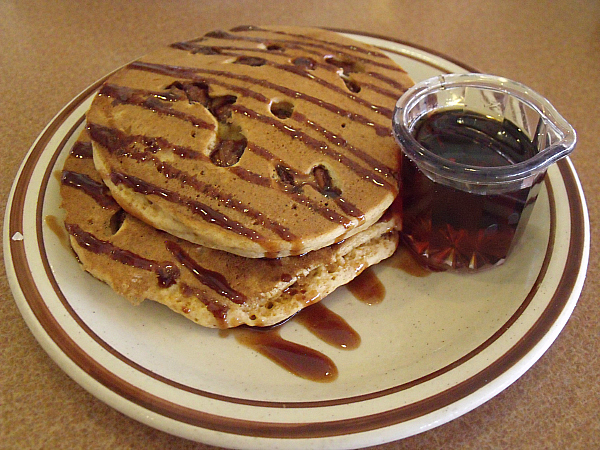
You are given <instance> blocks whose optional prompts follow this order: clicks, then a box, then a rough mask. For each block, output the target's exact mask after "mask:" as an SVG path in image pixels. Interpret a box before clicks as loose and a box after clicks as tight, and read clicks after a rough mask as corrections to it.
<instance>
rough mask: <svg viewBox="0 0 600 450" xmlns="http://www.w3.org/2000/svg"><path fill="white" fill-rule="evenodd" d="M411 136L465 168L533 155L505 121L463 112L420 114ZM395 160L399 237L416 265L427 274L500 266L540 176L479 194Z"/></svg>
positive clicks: (530, 145) (524, 217)
mask: <svg viewBox="0 0 600 450" xmlns="http://www.w3.org/2000/svg"><path fill="white" fill-rule="evenodd" d="M413 135H414V137H415V139H416V140H417V142H418V143H419V144H421V145H422V146H423V147H425V148H426V149H427V150H429V151H430V152H432V153H434V154H435V155H438V156H441V157H442V158H444V159H445V160H448V161H451V162H453V163H459V164H464V165H468V166H476V167H500V166H509V165H513V164H517V163H519V162H522V161H525V160H527V159H530V158H531V157H533V156H534V155H535V154H536V153H537V149H536V146H535V145H534V144H533V143H532V141H531V140H530V139H529V138H528V137H527V135H525V133H523V131H521V130H520V129H519V128H518V127H517V126H516V125H514V124H513V123H512V122H510V121H508V120H506V119H505V120H503V121H499V120H497V119H494V118H491V117H488V116H484V115H481V114H478V113H474V112H470V111H467V110H464V109H446V110H440V111H434V112H432V113H429V114H426V115H425V116H424V117H422V118H421V119H419V121H417V122H416V123H415V126H414V128H413ZM403 158H404V159H403V161H402V177H401V178H402V210H403V229H402V236H403V240H404V242H405V244H406V245H407V246H408V247H409V249H410V250H411V251H412V252H413V253H414V254H415V255H416V256H417V259H418V260H419V261H420V262H421V263H422V264H423V265H425V266H427V267H428V268H430V269H433V270H445V269H448V268H453V269H463V268H466V269H471V270H476V269H479V268H482V267H484V266H494V265H497V264H499V263H502V262H503V261H504V260H505V259H506V257H507V256H508V254H509V252H510V250H511V248H512V246H513V244H514V242H515V241H517V240H518V236H519V234H520V233H521V232H522V229H523V228H524V226H525V224H526V222H527V218H528V216H529V213H530V212H531V209H532V207H533V204H534V201H535V198H536V197H537V193H538V190H539V189H538V188H539V185H540V181H541V180H542V178H543V174H541V176H539V177H538V179H537V180H536V181H535V182H534V184H533V187H526V188H523V189H517V190H514V191H510V192H502V193H492V194H490V193H484V194H482V193H474V192H467V191H464V190H460V189H457V188H455V187H452V186H448V185H444V184H442V183H438V182H435V181H433V180H431V179H430V178H429V177H427V176H426V174H424V173H423V172H422V171H421V170H420V169H419V168H418V167H417V165H416V164H415V163H414V162H413V161H411V159H410V158H408V157H407V156H404V157H403Z"/></svg>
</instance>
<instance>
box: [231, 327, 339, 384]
mask: <svg viewBox="0 0 600 450" xmlns="http://www.w3.org/2000/svg"><path fill="white" fill-rule="evenodd" d="M235 338H236V340H237V341H238V342H239V343H240V344H242V345H244V346H246V347H248V348H251V349H252V350H255V351H257V352H258V353H260V354H262V355H263V356H266V357H267V358H268V359H270V360H271V361H273V362H274V363H276V364H278V365H279V366H281V367H283V368H284V369H286V370H287V371H288V372H290V373H292V374H294V375H296V376H299V377H301V378H305V379H308V380H311V381H318V382H326V383H327V382H332V381H334V380H335V379H336V378H337V377H338V369H337V367H336V365H335V363H334V362H333V361H332V360H331V359H330V358H329V357H327V356H326V355H324V354H323V353H321V352H319V351H317V350H314V349H312V348H310V347H306V346H304V345H300V344H296V343H294V342H291V341H288V340H286V339H283V338H282V337H281V334H280V329H279V328H271V329H268V330H254V329H250V328H245V327H244V328H239V329H236V330H235Z"/></svg>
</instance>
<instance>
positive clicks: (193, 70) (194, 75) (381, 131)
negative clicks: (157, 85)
mask: <svg viewBox="0 0 600 450" xmlns="http://www.w3.org/2000/svg"><path fill="white" fill-rule="evenodd" d="M127 67H128V68H130V69H135V70H145V71H147V72H154V73H158V74H161V75H167V76H172V77H178V78H185V79H189V80H195V81H202V82H206V83H208V84H210V83H213V84H218V85H220V86H223V87H227V88H229V89H232V90H236V91H238V92H240V93H242V94H244V95H247V96H249V97H254V98H257V100H258V99H259V97H258V96H255V95H252V94H253V92H252V91H251V90H250V89H247V88H241V87H239V86H233V85H231V84H226V83H224V82H223V81H221V80H219V79H215V78H212V79H208V78H203V77H202V76H199V74H206V75H214V76H217V77H223V78H230V79H235V80H238V81H242V82H245V83H251V84H255V85H259V86H262V87H265V88H268V89H272V90H274V91H277V92H280V93H281V94H283V95H286V96H288V97H290V98H294V99H299V100H305V101H307V102H310V103H312V104H314V105H317V106H318V107H320V108H323V109H326V110H328V111H330V112H332V113H334V114H337V115H339V116H343V117H347V118H348V119H349V120H352V121H355V122H358V123H360V124H362V125H366V126H369V127H371V128H373V129H374V130H375V132H376V133H377V135H378V136H390V135H391V128H390V127H389V126H387V125H381V124H376V123H374V122H373V121H372V120H371V119H369V118H368V117H365V116H363V115H362V114H358V113H355V112H352V111H348V110H345V109H342V108H340V107H339V106H337V105H334V104H332V103H329V102H326V101H323V100H321V99H319V98H317V97H313V96H312V95H309V94H306V93H302V92H298V91H294V90H293V89H290V88H288V87H285V86H282V85H279V84H276V83H273V82H271V81H267V80H261V79H258V78H254V77H250V76H248V75H242V74H235V73H231V72H226V71H223V70H214V69H202V68H198V67H181V66H173V65H169V64H154V63H148V62H143V61H134V62H132V63H131V64H129V65H128V66H127ZM255 94H256V93H255ZM259 95H260V96H261V97H262V98H264V99H266V100H267V101H268V99H267V98H266V97H264V96H263V95H262V94H259ZM366 104H367V105H369V107H370V109H372V110H373V111H375V112H378V111H377V107H376V105H373V104H371V103H368V102H367V103H366ZM380 114H381V112H380ZM386 114H387V113H386ZM386 114H384V115H385V116H386V118H391V115H390V116H389V117H388V116H387V115H386Z"/></svg>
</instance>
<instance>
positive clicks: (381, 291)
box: [346, 267, 385, 305]
mask: <svg viewBox="0 0 600 450" xmlns="http://www.w3.org/2000/svg"><path fill="white" fill-rule="evenodd" d="M346 286H347V287H348V290H349V291H350V292H351V293H352V294H353V295H354V297H356V299H357V300H360V301H361V302H363V303H366V304H367V305H377V304H379V303H381V302H382V301H383V299H384V298H385V286H384V285H383V283H382V282H381V281H380V280H379V278H378V277H377V275H376V274H375V272H374V271H373V269H372V268H371V267H367V268H366V269H365V270H363V272H362V273H361V274H360V275H359V276H357V277H356V278H355V279H354V280H352V281H351V282H350V283H348V284H347V285H346Z"/></svg>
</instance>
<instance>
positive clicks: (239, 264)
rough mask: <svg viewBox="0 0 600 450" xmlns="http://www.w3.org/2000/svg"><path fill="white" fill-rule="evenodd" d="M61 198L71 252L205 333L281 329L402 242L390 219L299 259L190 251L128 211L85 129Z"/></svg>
mask: <svg viewBox="0 0 600 450" xmlns="http://www.w3.org/2000/svg"><path fill="white" fill-rule="evenodd" d="M61 196H62V206H63V208H64V210H65V212H66V216H65V227H66V229H67V231H68V233H69V235H70V241H71V246H72V248H73V250H74V251H75V253H76V254H77V257H78V259H79V261H80V262H81V264H82V266H83V268H84V269H85V270H86V271H87V272H89V273H90V274H92V275H93V276H94V277H96V278H98V279H100V280H102V281H104V282H106V283H107V284H108V285H109V286H111V287H112V289H113V290H114V291H115V292H117V293H118V294H120V295H122V296H124V297H125V298H127V299H128V300H129V301H130V302H131V303H133V304H139V303H141V302H142V301H144V300H153V301H156V302H159V303H162V304H164V305H166V306H168V307H169V308H170V309H172V310H173V311H175V312H177V313H179V314H182V315H184V316H185V317H187V318H188V319H190V320H193V321H194V322H196V323H198V324H200V325H203V326H206V327H213V328H231V327H236V326H239V325H242V324H246V325H250V326H269V325H274V324H276V323H279V322H281V321H283V320H285V319H287V318H289V317H290V316H292V315H294V314H295V313H297V312H298V311H300V310H301V309H303V308H305V307H307V306H309V305H311V304H313V303H316V302H318V301H320V300H321V299H323V298H324V297H325V296H327V295H328V294H330V293H331V292H333V291H334V290H335V289H336V288H337V287H339V286H341V285H344V284H346V283H348V282H350V281H351V280H352V279H354V278H355V277H356V276H357V275H359V274H360V273H361V272H362V271H363V270H364V269H366V268H367V267H369V266H371V265H373V264H376V263H378V262H380V261H381V260H383V259H385V258H388V257H389V256H391V255H392V254H393V253H394V251H395V250H396V247H397V245H398V233H397V232H396V231H394V225H395V221H394V219H393V218H392V217H389V218H384V219H381V220H380V221H379V222H377V223H376V224H374V225H372V226H371V227H369V228H368V229H366V230H364V231H362V232H360V233H358V234H356V235H354V236H352V237H350V238H348V239H346V240H343V241H341V242H339V243H337V244H334V245H331V246H329V247H326V248H323V249H320V250H316V251H312V252H309V253H307V254H305V255H301V256H291V257H284V258H277V259H260V258H258V259H257V258H245V257H241V256H237V255H233V254H231V253H227V252H223V251H220V250H214V249H210V248H206V247H202V246H199V245H197V244H192V243H190V242H187V241H184V240H182V239H179V238H176V237H174V236H172V235H169V234H167V233H165V232H163V231H159V230H156V229H155V228H152V227H151V226H149V225H147V224H145V223H144V222H141V221H140V220H138V219H136V218H135V217H132V216H131V215H129V214H128V213H126V212H125V211H124V210H123V209H121V207H120V206H119V205H118V204H117V203H116V202H115V201H114V199H113V198H112V197H111V195H110V193H109V191H108V189H107V188H106V186H104V184H102V182H101V179H100V176H99V175H98V173H97V172H96V170H95V168H94V163H93V160H92V159H91V145H90V143H89V138H88V137H87V134H86V133H85V132H83V133H82V135H81V136H80V138H79V140H78V142H77V143H76V144H75V145H74V147H73V149H72V150H71V153H70V155H69V156H68V158H67V160H66V162H65V165H64V169H63V172H62V178H61Z"/></svg>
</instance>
